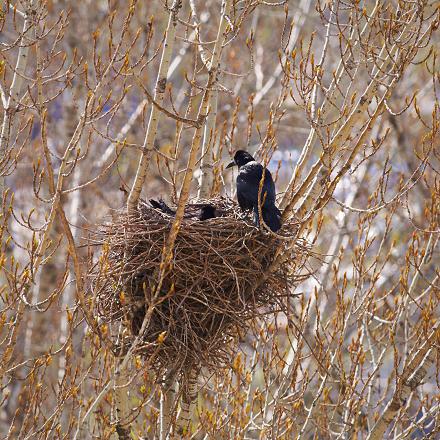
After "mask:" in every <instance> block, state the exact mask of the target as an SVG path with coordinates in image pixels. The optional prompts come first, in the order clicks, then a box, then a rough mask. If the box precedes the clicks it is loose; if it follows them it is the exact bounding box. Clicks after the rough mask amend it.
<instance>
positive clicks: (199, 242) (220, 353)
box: [90, 198, 307, 370]
mask: <svg viewBox="0 0 440 440" xmlns="http://www.w3.org/2000/svg"><path fill="white" fill-rule="evenodd" d="M209 203H210V204H212V205H214V206H215V207H216V212H217V215H218V217H216V218H213V219H209V220H205V221H200V220H198V218H197V214H198V212H199V211H200V206H201V204H200V203H197V204H190V205H188V206H187V208H186V211H185V217H184V219H183V221H182V224H181V227H180V230H179V234H178V236H177V239H176V242H175V247H174V252H173V259H172V267H171V269H170V270H169V271H168V272H167V273H166V276H165V278H164V280H163V283H162V287H161V289H160V293H159V295H158V301H159V302H158V303H157V304H156V305H155V306H154V308H153V311H152V314H151V317H150V320H149V321H148V325H147V327H146V329H145V331H144V333H143V336H142V345H141V348H140V349H139V350H138V351H137V353H138V354H142V355H144V356H146V357H151V356H152V355H154V356H155V361H154V363H153V367H155V368H156V369H157V370H160V369H161V368H163V367H165V366H166V367H168V368H170V367H171V368H173V367H174V368H176V369H181V368H189V367H193V366H194V365H197V366H201V367H209V368H216V367H219V366H222V365H224V364H225V363H227V362H228V359H229V355H230V350H231V344H229V342H230V340H231V338H234V336H235V337H236V336H237V335H238V334H243V332H241V331H242V330H243V331H246V330H247V329H248V327H249V320H251V319H254V318H257V317H259V316H262V315H267V314H268V313H270V312H274V311H278V310H283V309H285V307H286V306H287V301H288V299H289V292H290V291H291V289H292V288H293V287H294V285H295V284H296V283H297V282H298V281H299V279H300V278H301V277H302V275H301V273H303V271H302V266H303V263H304V261H305V256H306V252H307V251H306V248H305V247H304V246H303V245H302V244H301V241H300V240H298V239H297V237H296V231H297V227H296V226H295V224H294V223H289V224H286V225H284V226H283V228H282V229H281V230H280V231H279V234H280V235H282V236H283V237H284V238H277V237H276V236H275V235H274V234H269V233H266V232H263V231H261V230H259V229H258V228H256V227H255V226H254V224H253V223H252V221H251V220H250V219H243V213H242V212H241V211H240V209H239V207H238V206H237V204H236V203H235V202H233V201H232V200H230V199H225V198H216V199H213V200H210V201H209ZM173 220H174V218H173V216H170V215H167V214H164V213H163V212H161V211H160V210H158V209H154V208H152V207H151V206H149V205H148V204H147V203H145V202H142V203H140V205H139V208H138V210H137V212H136V213H135V214H132V215H128V214H127V213H126V212H118V213H116V214H115V215H114V218H113V221H112V222H110V223H109V224H106V225H104V226H103V227H101V228H100V229H99V231H98V233H97V235H98V239H99V242H100V243H102V244H103V251H102V255H101V258H100V259H99V262H98V263H97V264H96V266H95V267H94V269H93V271H92V272H91V282H90V289H91V294H92V295H93V297H94V307H95V310H94V311H95V313H96V314H97V315H98V316H99V318H100V320H101V322H104V323H106V325H107V326H108V325H110V327H111V328H113V329H115V328H118V329H119V330H118V335H117V336H115V337H114V339H113V344H114V347H115V350H119V351H121V345H123V346H124V349H122V351H124V350H125V351H126V350H127V349H128V348H129V346H130V344H131V343H132V341H133V340H134V338H135V337H136V336H137V335H138V334H139V331H140V329H141V326H142V322H143V320H144V317H145V313H146V310H147V309H148V307H149V306H151V304H152V299H153V296H154V292H155V289H156V287H157V282H158V273H159V271H160V267H159V266H160V263H161V258H162V250H163V246H164V242H165V241H166V239H167V237H168V233H169V231H170V228H171V225H172V222H173ZM286 236H287V237H288V239H286ZM292 244H293V246H292ZM280 245H281V247H282V249H284V250H285V251H286V252H289V256H288V258H285V259H283V260H284V262H283V263H282V264H281V265H279V266H278V267H277V268H276V270H274V271H271V272H269V271H268V268H269V266H270V265H271V263H272V262H273V260H274V256H275V252H276V250H277V249H278V248H279V246H280ZM120 324H122V326H121V325H120ZM121 328H122V329H123V331H122V332H121ZM116 347H117V348H116Z"/></svg>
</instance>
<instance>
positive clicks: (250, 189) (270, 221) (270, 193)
mask: <svg viewBox="0 0 440 440" xmlns="http://www.w3.org/2000/svg"><path fill="white" fill-rule="evenodd" d="M235 165H236V166H238V175H237V200H238V204H239V205H240V208H241V209H242V210H243V211H250V210H253V212H254V220H255V224H256V225H257V226H259V225H260V216H259V210H258V205H259V204H260V206H261V213H262V215H263V220H264V223H266V225H267V226H269V228H270V229H271V230H272V231H273V232H276V231H278V230H279V229H280V228H281V212H280V210H279V209H278V208H277V207H276V206H275V196H276V193H275V183H274V181H273V179H272V174H270V171H269V170H268V169H267V168H265V167H263V165H261V164H260V163H258V162H257V161H256V160H255V159H254V158H253V157H252V156H251V155H250V154H249V153H248V152H247V151H244V150H238V151H237V152H236V153H235V155H234V160H233V161H232V162H231V163H230V164H229V165H228V166H227V167H226V168H230V167H233V166H235ZM262 179H263V184H262V188H261V192H260V182H261V181H262ZM259 193H260V199H258V194H259Z"/></svg>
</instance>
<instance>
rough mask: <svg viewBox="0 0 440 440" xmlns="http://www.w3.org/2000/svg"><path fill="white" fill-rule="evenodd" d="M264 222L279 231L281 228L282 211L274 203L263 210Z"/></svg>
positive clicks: (274, 230) (273, 229)
mask: <svg viewBox="0 0 440 440" xmlns="http://www.w3.org/2000/svg"><path fill="white" fill-rule="evenodd" d="M261 213H262V214H263V220H264V223H266V225H267V226H269V228H270V229H271V230H272V231H273V232H277V231H278V230H279V229H281V211H280V210H279V209H278V208H277V207H276V206H275V205H274V206H269V207H263V208H262V210H261Z"/></svg>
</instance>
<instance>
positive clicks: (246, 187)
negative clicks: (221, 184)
mask: <svg viewBox="0 0 440 440" xmlns="http://www.w3.org/2000/svg"><path fill="white" fill-rule="evenodd" d="M263 170H264V182H263V188H262V191H261V201H262V202H263V201H264V203H263V206H271V205H274V204H275V184H274V181H273V179H272V175H271V173H270V171H269V170H268V169H266V168H263V166H262V165H261V164H259V163H258V162H255V161H253V162H249V163H247V164H246V165H243V166H242V167H240V171H239V173H238V176H237V199H238V203H239V205H240V207H241V208H242V209H252V208H253V207H254V206H256V205H257V204H258V193H259V190H260V182H261V178H262V176H263Z"/></svg>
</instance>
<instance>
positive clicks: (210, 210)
mask: <svg viewBox="0 0 440 440" xmlns="http://www.w3.org/2000/svg"><path fill="white" fill-rule="evenodd" d="M150 204H151V206H152V207H153V208H155V209H160V210H161V211H162V212H163V213H164V214H168V215H176V211H175V210H174V209H171V208H170V207H169V206H168V205H167V204H166V203H165V202H164V201H163V199H159V201H157V200H154V199H150ZM190 207H191V208H193V207H194V208H196V209H200V212H199V214H198V215H197V218H198V219H199V220H200V221H204V220H208V219H210V218H215V217H217V211H216V209H215V206H214V205H210V204H209V203H205V204H196V205H190ZM190 211H192V212H188V213H186V214H185V218H194V216H195V214H194V212H193V210H192V209H191V210H190Z"/></svg>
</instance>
